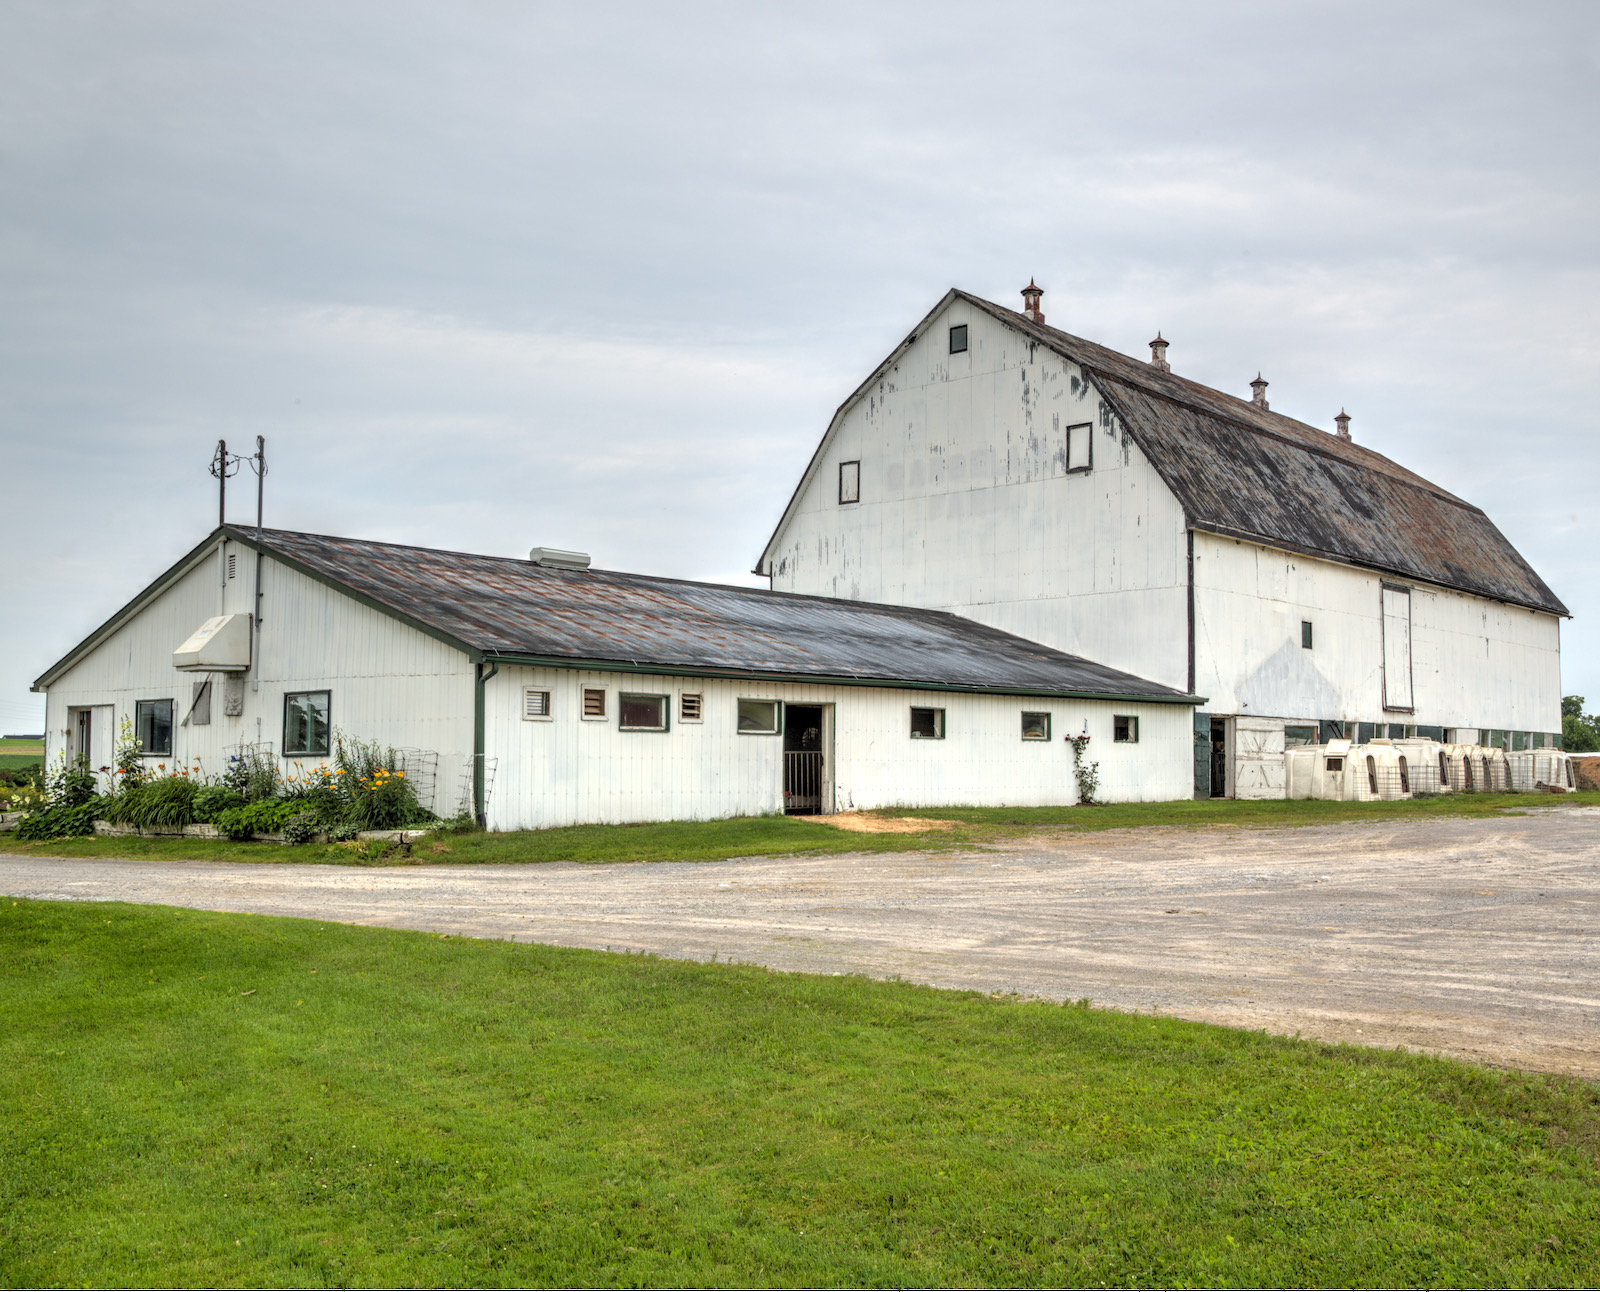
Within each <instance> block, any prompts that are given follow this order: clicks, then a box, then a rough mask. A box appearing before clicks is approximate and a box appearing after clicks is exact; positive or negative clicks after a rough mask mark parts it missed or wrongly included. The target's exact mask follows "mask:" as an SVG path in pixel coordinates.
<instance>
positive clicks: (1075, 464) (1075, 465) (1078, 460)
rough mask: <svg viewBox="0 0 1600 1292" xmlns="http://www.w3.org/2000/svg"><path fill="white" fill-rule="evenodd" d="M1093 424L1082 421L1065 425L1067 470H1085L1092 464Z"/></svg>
mask: <svg viewBox="0 0 1600 1292" xmlns="http://www.w3.org/2000/svg"><path fill="white" fill-rule="evenodd" d="M1093 430H1094V426H1093V425H1092V424H1091V423H1089V422H1084V423H1082V424H1081V425H1078V426H1069V427H1067V470H1068V471H1087V470H1089V468H1090V467H1092V466H1094V436H1093V435H1092V434H1090V432H1091V431H1093Z"/></svg>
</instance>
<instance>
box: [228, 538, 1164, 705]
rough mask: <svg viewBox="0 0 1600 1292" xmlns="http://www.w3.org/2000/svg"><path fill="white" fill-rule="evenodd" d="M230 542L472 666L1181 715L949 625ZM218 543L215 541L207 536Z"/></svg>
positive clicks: (1066, 663)
mask: <svg viewBox="0 0 1600 1292" xmlns="http://www.w3.org/2000/svg"><path fill="white" fill-rule="evenodd" d="M224 532H225V533H226V535H227V536H228V537H229V538H232V539H234V540H236V541H239V542H243V543H246V544H248V545H251V546H259V547H260V548H261V549H262V550H264V551H265V552H267V553H268V554H270V555H272V556H275V557H277V558H279V559H280V560H282V561H284V562H285V563H286V564H288V565H290V566H293V567H296V568H298V569H300V570H302V571H304V572H305V573H307V574H309V575H311V576H312V577H314V578H317V579H319V580H321V581H322V582H324V583H328V584H331V585H333V586H335V587H337V588H340V589H342V590H345V591H346V592H349V593H351V594H353V595H355V596H356V597H357V598H358V599H360V600H362V601H365V602H367V603H368V604H370V605H374V606H376V607H378V608H379V609H381V610H384V611H386V612H388V613H390V614H392V615H394V616H396V617H397V618H400V619H402V620H405V621H407V622H410V623H412V624H415V625H416V626H418V627H420V628H422V629H424V630H425V631H428V632H430V633H432V634H433V635H435V636H438V637H441V638H443V639H444V640H446V641H450V642H452V643H453V644H456V645H458V646H460V647H461V648H462V649H464V650H466V651H469V652H471V653H474V654H479V655H482V656H484V657H486V658H491V659H492V658H496V657H503V658H508V659H511V660H513V661H515V660H539V661H548V662H550V663H556V664H563V665H567V666H580V665H585V664H596V665H603V666H613V667H623V668H630V669H633V670H638V671H652V672H693V673H704V674H711V675H723V676H727V675H733V676H772V677H784V678H799V679H817V680H828V681H835V682H838V681H843V682H853V683H865V684H874V685H905V686H911V687H934V688H939V689H947V690H961V691H995V692H1001V693H1006V694H1046V695H1061V696H1078V697H1104V698H1127V699H1135V698H1138V699H1143V700H1151V701H1157V702H1164V703H1179V704H1181V703H1186V702H1187V703H1193V702H1194V701H1193V697H1190V696H1185V695H1184V694H1183V693H1182V692H1180V691H1175V690H1173V689H1171V688H1170V687H1165V686H1161V685H1159V684H1157V683H1155V682H1149V681H1146V680H1144V679H1143V678H1138V677H1134V676H1133V675H1131V674H1129V673H1124V672H1121V671H1120V670H1118V669H1114V668H1107V667H1106V666H1104V665H1102V664H1096V663H1093V662H1091V661H1089V660H1086V659H1080V658H1078V657H1077V656H1075V655H1067V654H1064V653H1063V652H1061V651H1058V650H1052V649H1051V648H1050V647H1048V646H1042V645H1040V644H1039V643H1037V642H1031V641H1026V640H1024V639H1023V638H1021V637H1015V636H1012V635H1011V634H1010V633H1006V632H1002V631H1000V630H999V629H997V628H991V627H989V626H988V625H986V624H980V623H977V622H975V621H973V620H970V619H964V618H962V617H960V616H959V615H953V614H947V613H945V612H943V611H938V610H919V609H915V608H912V607H907V606H886V605H877V604H873V603H871V602H861V601H841V600H835V599H834V598H831V597H813V596H802V595H799V594H795V593H787V592H769V591H766V590H765V589H761V588H737V587H730V586H727V585H724V584H714V583H692V582H689V581H687V580H683V579H663V578H654V577H652V576H649V575H643V574H623V573H618V572H616V571H611V570H593V569H591V570H568V569H554V568H550V567H547V566H541V565H535V564H534V563H533V562H531V561H526V560H517V559H513V558H509V557H502V556H476V555H472V554H470V553H465V552H444V551H437V550H435V549H433V548H426V547H408V546H403V545H401V544H397V543H375V542H368V541H366V540H363V539H353V538H331V537H328V536H326V535H322V534H302V533H295V532H291V531H287V530H275V529H268V530H263V531H261V536H260V538H259V540H258V539H257V538H256V537H255V532H254V531H253V530H249V529H239V528H234V527H232V526H229V527H228V528H227V529H226V531H224ZM219 536H220V535H219Z"/></svg>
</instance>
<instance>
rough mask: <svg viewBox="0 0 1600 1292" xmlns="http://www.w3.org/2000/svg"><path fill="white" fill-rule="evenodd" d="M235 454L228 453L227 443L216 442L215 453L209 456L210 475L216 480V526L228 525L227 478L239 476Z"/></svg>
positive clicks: (239, 460)
mask: <svg viewBox="0 0 1600 1292" xmlns="http://www.w3.org/2000/svg"><path fill="white" fill-rule="evenodd" d="M242 460H243V459H241V458H240V457H239V455H238V454H237V453H234V454H230V453H229V452H228V441H227V440H218V441H217V451H216V452H215V453H213V454H212V455H211V474H212V475H214V476H216V478H217V526H218V527H219V528H220V527H221V526H223V525H226V524H227V523H228V477H229V476H236V475H238V474H239V463H240V462H241V461H242Z"/></svg>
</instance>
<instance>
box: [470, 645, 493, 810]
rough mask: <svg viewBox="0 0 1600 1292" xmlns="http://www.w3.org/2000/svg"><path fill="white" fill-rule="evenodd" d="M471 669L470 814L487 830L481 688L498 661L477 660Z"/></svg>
mask: <svg viewBox="0 0 1600 1292" xmlns="http://www.w3.org/2000/svg"><path fill="white" fill-rule="evenodd" d="M486 663H487V664H488V667H489V671H488V672H487V673H485V672H484V671H483V670H484V665H485V664H486ZM473 671H474V673H475V674H476V677H477V685H476V687H475V688H474V696H473V706H472V814H473V816H474V817H475V818H476V819H477V822H478V829H480V830H487V829H488V828H489V814H488V811H487V808H486V805H485V803H484V793H483V792H484V783H483V726H484V720H483V714H484V703H483V690H484V684H485V683H487V682H488V680H489V679H490V678H491V677H493V676H494V675H495V674H496V673H498V672H499V671H500V661H499V660H487V661H485V660H479V661H478V662H477V664H476V665H474V666H473Z"/></svg>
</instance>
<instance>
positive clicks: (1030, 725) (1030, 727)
mask: <svg viewBox="0 0 1600 1292" xmlns="http://www.w3.org/2000/svg"><path fill="white" fill-rule="evenodd" d="M1022 738H1023V739H1024V740H1049V739H1050V715H1049V714H1048V713H1024V714H1023V715H1022Z"/></svg>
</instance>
